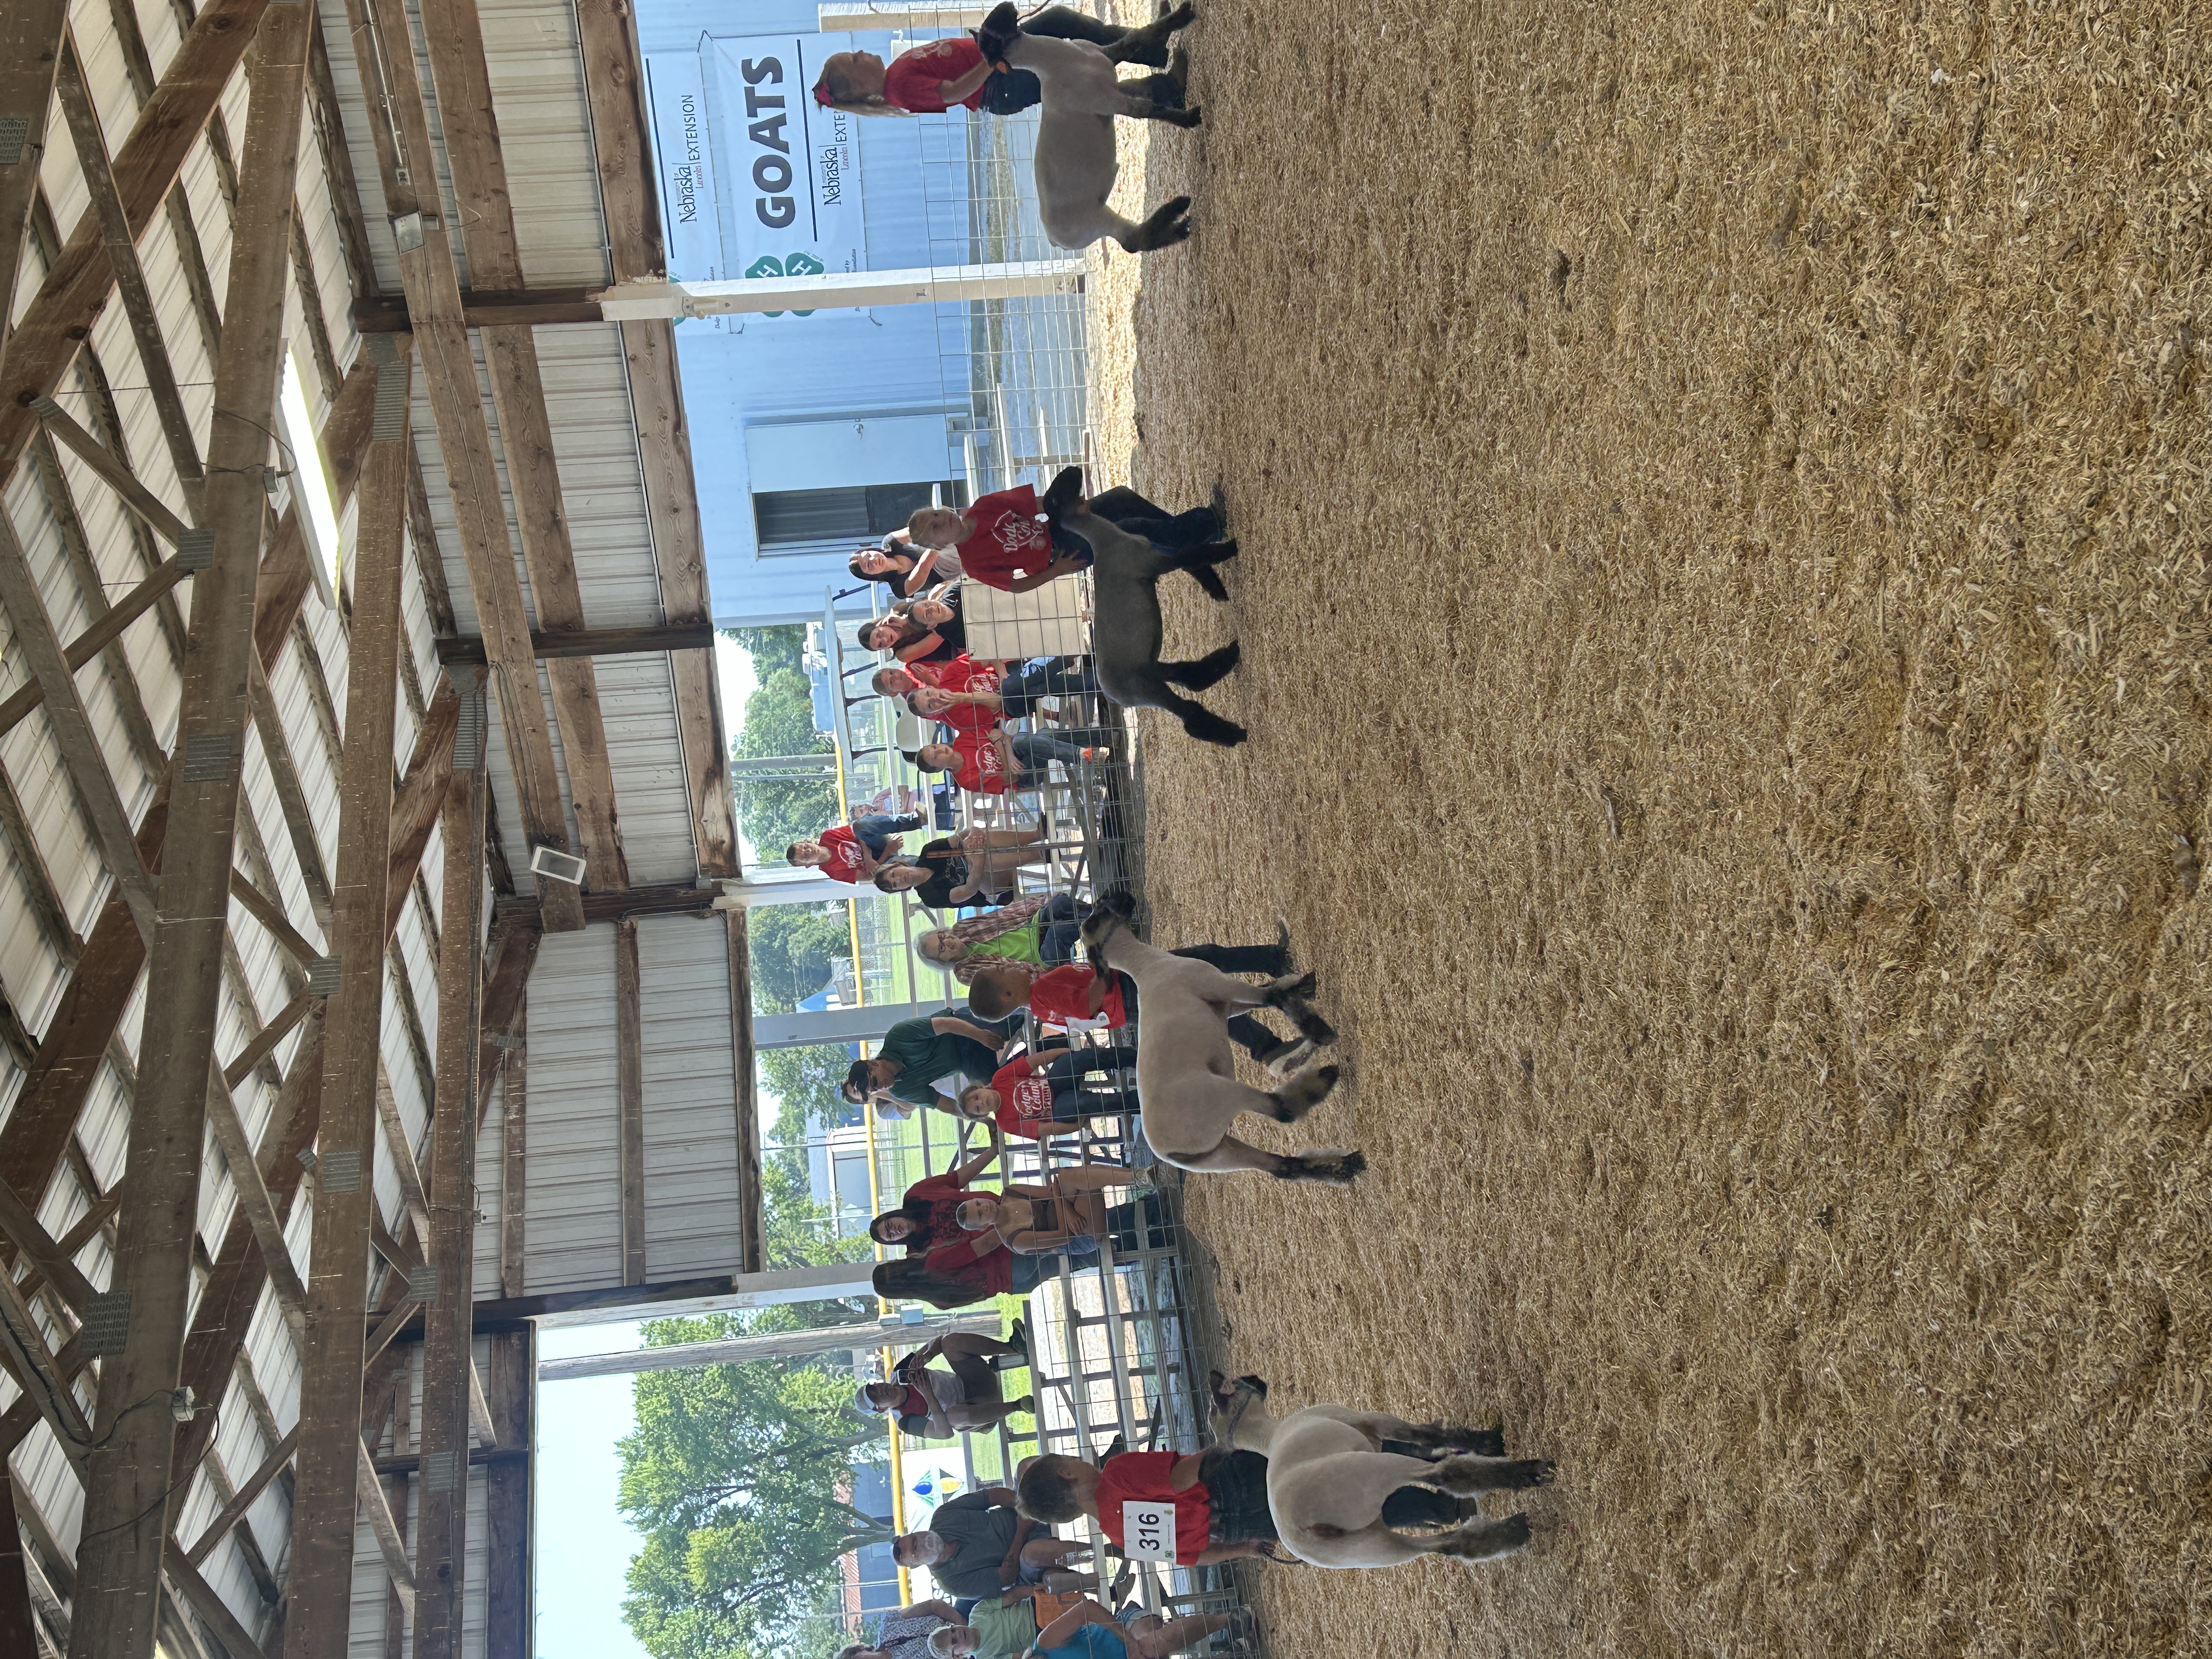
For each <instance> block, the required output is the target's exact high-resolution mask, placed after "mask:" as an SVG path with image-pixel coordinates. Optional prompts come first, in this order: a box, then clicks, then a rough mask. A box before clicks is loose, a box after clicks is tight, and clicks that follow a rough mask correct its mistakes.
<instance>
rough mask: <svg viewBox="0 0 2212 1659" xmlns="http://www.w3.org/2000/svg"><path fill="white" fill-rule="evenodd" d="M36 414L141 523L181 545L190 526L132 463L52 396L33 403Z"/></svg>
mask: <svg viewBox="0 0 2212 1659" xmlns="http://www.w3.org/2000/svg"><path fill="white" fill-rule="evenodd" d="M32 411H33V413H34V414H36V415H37V416H39V419H40V424H41V425H42V426H44V428H46V432H47V434H48V435H50V436H52V437H55V438H58V439H59V440H60V441H62V443H63V444H64V446H65V447H67V448H68V449H70V451H71V452H72V453H74V454H75V455H76V458H77V459H79V460H81V461H82V462H83V463H84V464H85V465H87V466H88V467H89V468H91V469H92V471H93V473H94V476H95V477H98V478H99V479H100V482H101V483H105V484H106V485H107V487H108V488H109V489H112V490H113V491H114V492H115V493H116V495H118V496H119V497H120V498H121V500H122V501H123V504H124V505H125V507H129V508H130V509H131V511H132V512H133V513H137V515H138V518H139V520H140V522H141V523H143V524H144V525H145V526H146V527H147V528H148V529H149V530H150V531H152V532H154V533H155V535H157V536H159V537H160V538H161V539H162V540H163V541H165V542H167V543H168V544H169V545H170V546H172V547H178V546H181V545H182V544H183V543H184V539H185V537H186V536H188V535H190V534H191V526H190V525H188V524H186V523H185V521H184V520H182V519H180V518H179V517H178V516H177V515H176V514H175V513H173V512H172V511H170V509H169V504H168V503H167V501H163V500H162V499H161V497H160V496H159V495H155V493H154V492H153V491H152V490H150V489H147V488H146V486H145V485H144V484H143V483H140V482H139V479H138V475H137V473H135V472H133V471H131V466H130V464H129V463H128V462H127V461H125V460H124V459H123V458H122V457H121V456H119V455H118V454H116V453H115V452H114V451H112V450H111V449H110V448H108V447H107V446H106V445H105V444H103V443H101V442H100V440H99V439H98V438H96V437H94V435H92V434H91V433H89V432H88V431H87V430H86V429H85V428H84V427H83V426H82V424H80V423H79V422H78V421H77V420H76V417H75V416H72V415H71V414H70V412H69V411H68V410H65V409H64V408H63V407H62V406H61V405H60V404H58V403H56V402H55V401H54V400H53V399H52V398H40V400H39V401H38V402H37V403H35V404H33V405H32Z"/></svg>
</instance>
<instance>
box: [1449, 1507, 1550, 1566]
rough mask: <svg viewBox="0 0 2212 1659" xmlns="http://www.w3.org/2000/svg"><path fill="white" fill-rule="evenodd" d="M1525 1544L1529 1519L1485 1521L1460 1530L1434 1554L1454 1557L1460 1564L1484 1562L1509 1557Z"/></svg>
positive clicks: (1514, 1518) (1517, 1517)
mask: <svg viewBox="0 0 2212 1659" xmlns="http://www.w3.org/2000/svg"><path fill="white" fill-rule="evenodd" d="M1527 1542H1528V1516H1525V1515H1509V1516H1506V1517H1505V1518H1504V1520H1503V1521H1484V1522H1477V1523H1476V1524H1475V1525H1474V1526H1469V1527H1462V1528H1460V1529H1459V1530H1458V1531H1457V1532H1455V1533H1454V1534H1451V1535H1450V1536H1449V1538H1447V1539H1445V1540H1444V1541H1443V1543H1442V1544H1441V1545H1439V1546H1438V1547H1437V1553H1438V1554H1439V1555H1451V1556H1456V1557H1458V1558H1459V1559H1461V1560H1462V1561H1487V1560H1489V1559H1492V1557H1493V1556H1499V1555H1510V1554H1511V1553H1513V1552H1514V1551H1515V1550H1517V1549H1519V1548H1521V1547H1522V1546H1523V1545H1524V1544H1526V1543H1527Z"/></svg>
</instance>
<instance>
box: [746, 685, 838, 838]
mask: <svg viewBox="0 0 2212 1659" xmlns="http://www.w3.org/2000/svg"><path fill="white" fill-rule="evenodd" d="M756 660H757V659H756ZM835 746H836V745H834V744H831V742H830V741H829V738H827V737H825V736H824V735H823V734H822V733H821V732H817V731H816V730H815V729H814V693H813V690H812V688H811V687H810V686H809V685H808V684H807V683H806V676H805V674H803V673H801V672H800V671H799V669H798V668H797V667H796V666H793V667H777V668H775V669H774V670H773V671H769V672H764V673H763V674H762V675H761V682H760V684H759V685H758V686H757V687H756V688H755V689H754V691H753V694H752V696H750V697H747V698H746V699H745V714H744V728H743V729H742V730H741V731H739V732H738V735H737V738H736V740H735V741H734V742H732V744H731V745H730V752H731V754H732V756H734V757H736V758H737V759H738V760H758V759H764V758H766V757H770V756H778V755H823V754H828V753H829V752H830V750H832V749H833V748H834V747H835ZM737 809H738V826H739V827H740V828H741V829H744V833H745V839H746V840H747V841H749V842H751V843H752V845H753V847H754V848H755V850H756V851H757V852H758V854H760V856H761V857H762V858H763V859H776V858H781V856H782V855H783V849H784V848H787V847H788V846H789V845H790V844H791V843H792V842H794V841H798V840H800V839H802V838H804V837H805V836H814V835H818V834H819V833H820V832H821V831H822V830H823V829H826V828H828V827H829V825H830V824H832V823H836V821H837V790H836V786H835V785H834V784H833V783H831V782H830V781H829V779H827V778H819V779H816V778H800V779H787V778H769V779H761V780H757V781H744V780H740V781H739V782H738V787H737Z"/></svg>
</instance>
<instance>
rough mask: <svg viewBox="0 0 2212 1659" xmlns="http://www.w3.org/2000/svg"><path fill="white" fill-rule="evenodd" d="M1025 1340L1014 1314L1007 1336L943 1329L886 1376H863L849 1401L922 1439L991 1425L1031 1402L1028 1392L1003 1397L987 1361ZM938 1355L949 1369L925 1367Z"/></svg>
mask: <svg viewBox="0 0 2212 1659" xmlns="http://www.w3.org/2000/svg"><path fill="white" fill-rule="evenodd" d="M1027 1351H1028V1337H1027V1335H1026V1334H1024V1331H1023V1329H1022V1325H1021V1322H1020V1321H1018V1320H1017V1321H1015V1322H1014V1328H1013V1334H1012V1339H1011V1340H1007V1341H1004V1342H1001V1341H1000V1340H998V1338H996V1337H992V1336H979V1335H977V1334H975V1333H974V1332H972V1331H947V1332H945V1334H943V1335H941V1336H939V1337H937V1338H936V1339H934V1340H933V1341H931V1342H930V1343H929V1344H928V1345H927V1346H924V1347H920V1348H916V1349H915V1351H914V1352H912V1353H910V1354H908V1355H907V1357H906V1358H903V1359H902V1360H900V1361H899V1362H898V1364H897V1367H896V1369H895V1370H893V1372H892V1374H891V1378H890V1381H888V1382H884V1383H862V1384H861V1385H860V1387H859V1388H858V1389H854V1393H853V1403H854V1406H856V1407H858V1408H859V1409H860V1413H861V1414H862V1415H863V1416H869V1417H873V1416H877V1415H878V1414H880V1415H884V1416H892V1417H896V1418H897V1419H898V1425H899V1428H900V1430H901V1431H902V1432H903V1433H906V1434H911V1435H915V1436H917V1437H920V1438H921V1439H925V1440H950V1439H951V1438H952V1437H953V1436H954V1435H956V1434H958V1433H960V1432H961V1431H963V1430H967V1429H987V1428H990V1427H992V1426H993V1425H996V1424H999V1423H1003V1422H1005V1421H1006V1419H1008V1418H1009V1417H1012V1416H1013V1415H1014V1413H1017V1412H1033V1411H1035V1410H1036V1398H1035V1396H1033V1395H1026V1394H1025V1395H1023V1396H1022V1397H1021V1398H1020V1399H1018V1400H1008V1399H1006V1397H1005V1395H1004V1394H1003V1392H1002V1391H1001V1390H1000V1387H999V1373H998V1372H997V1371H996V1370H994V1369H993V1368H992V1366H991V1364H990V1362H991V1361H992V1360H993V1359H995V1358H998V1357H999V1356H1000V1355H1001V1354H1009V1353H1025V1352H1027ZM940 1357H941V1358H943V1359H944V1361H945V1364H947V1365H949V1366H951V1370H943V1371H940V1370H931V1369H930V1366H929V1362H930V1361H931V1360H932V1359H934V1358H940Z"/></svg>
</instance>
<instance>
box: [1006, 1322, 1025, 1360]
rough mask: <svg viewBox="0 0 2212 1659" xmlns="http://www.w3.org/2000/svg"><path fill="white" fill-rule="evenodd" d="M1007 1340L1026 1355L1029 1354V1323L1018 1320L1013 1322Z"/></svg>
mask: <svg viewBox="0 0 2212 1659" xmlns="http://www.w3.org/2000/svg"><path fill="white" fill-rule="evenodd" d="M1006 1340H1007V1341H1009V1342H1011V1343H1012V1344H1013V1345H1014V1346H1016V1347H1018V1348H1019V1349H1020V1350H1021V1351H1022V1352H1024V1353H1027V1352H1029V1351H1030V1322H1029V1321H1027V1320H1026V1319H1017V1320H1016V1321H1015V1322H1013V1324H1012V1327H1011V1328H1009V1329H1008V1330H1007V1332H1006Z"/></svg>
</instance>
